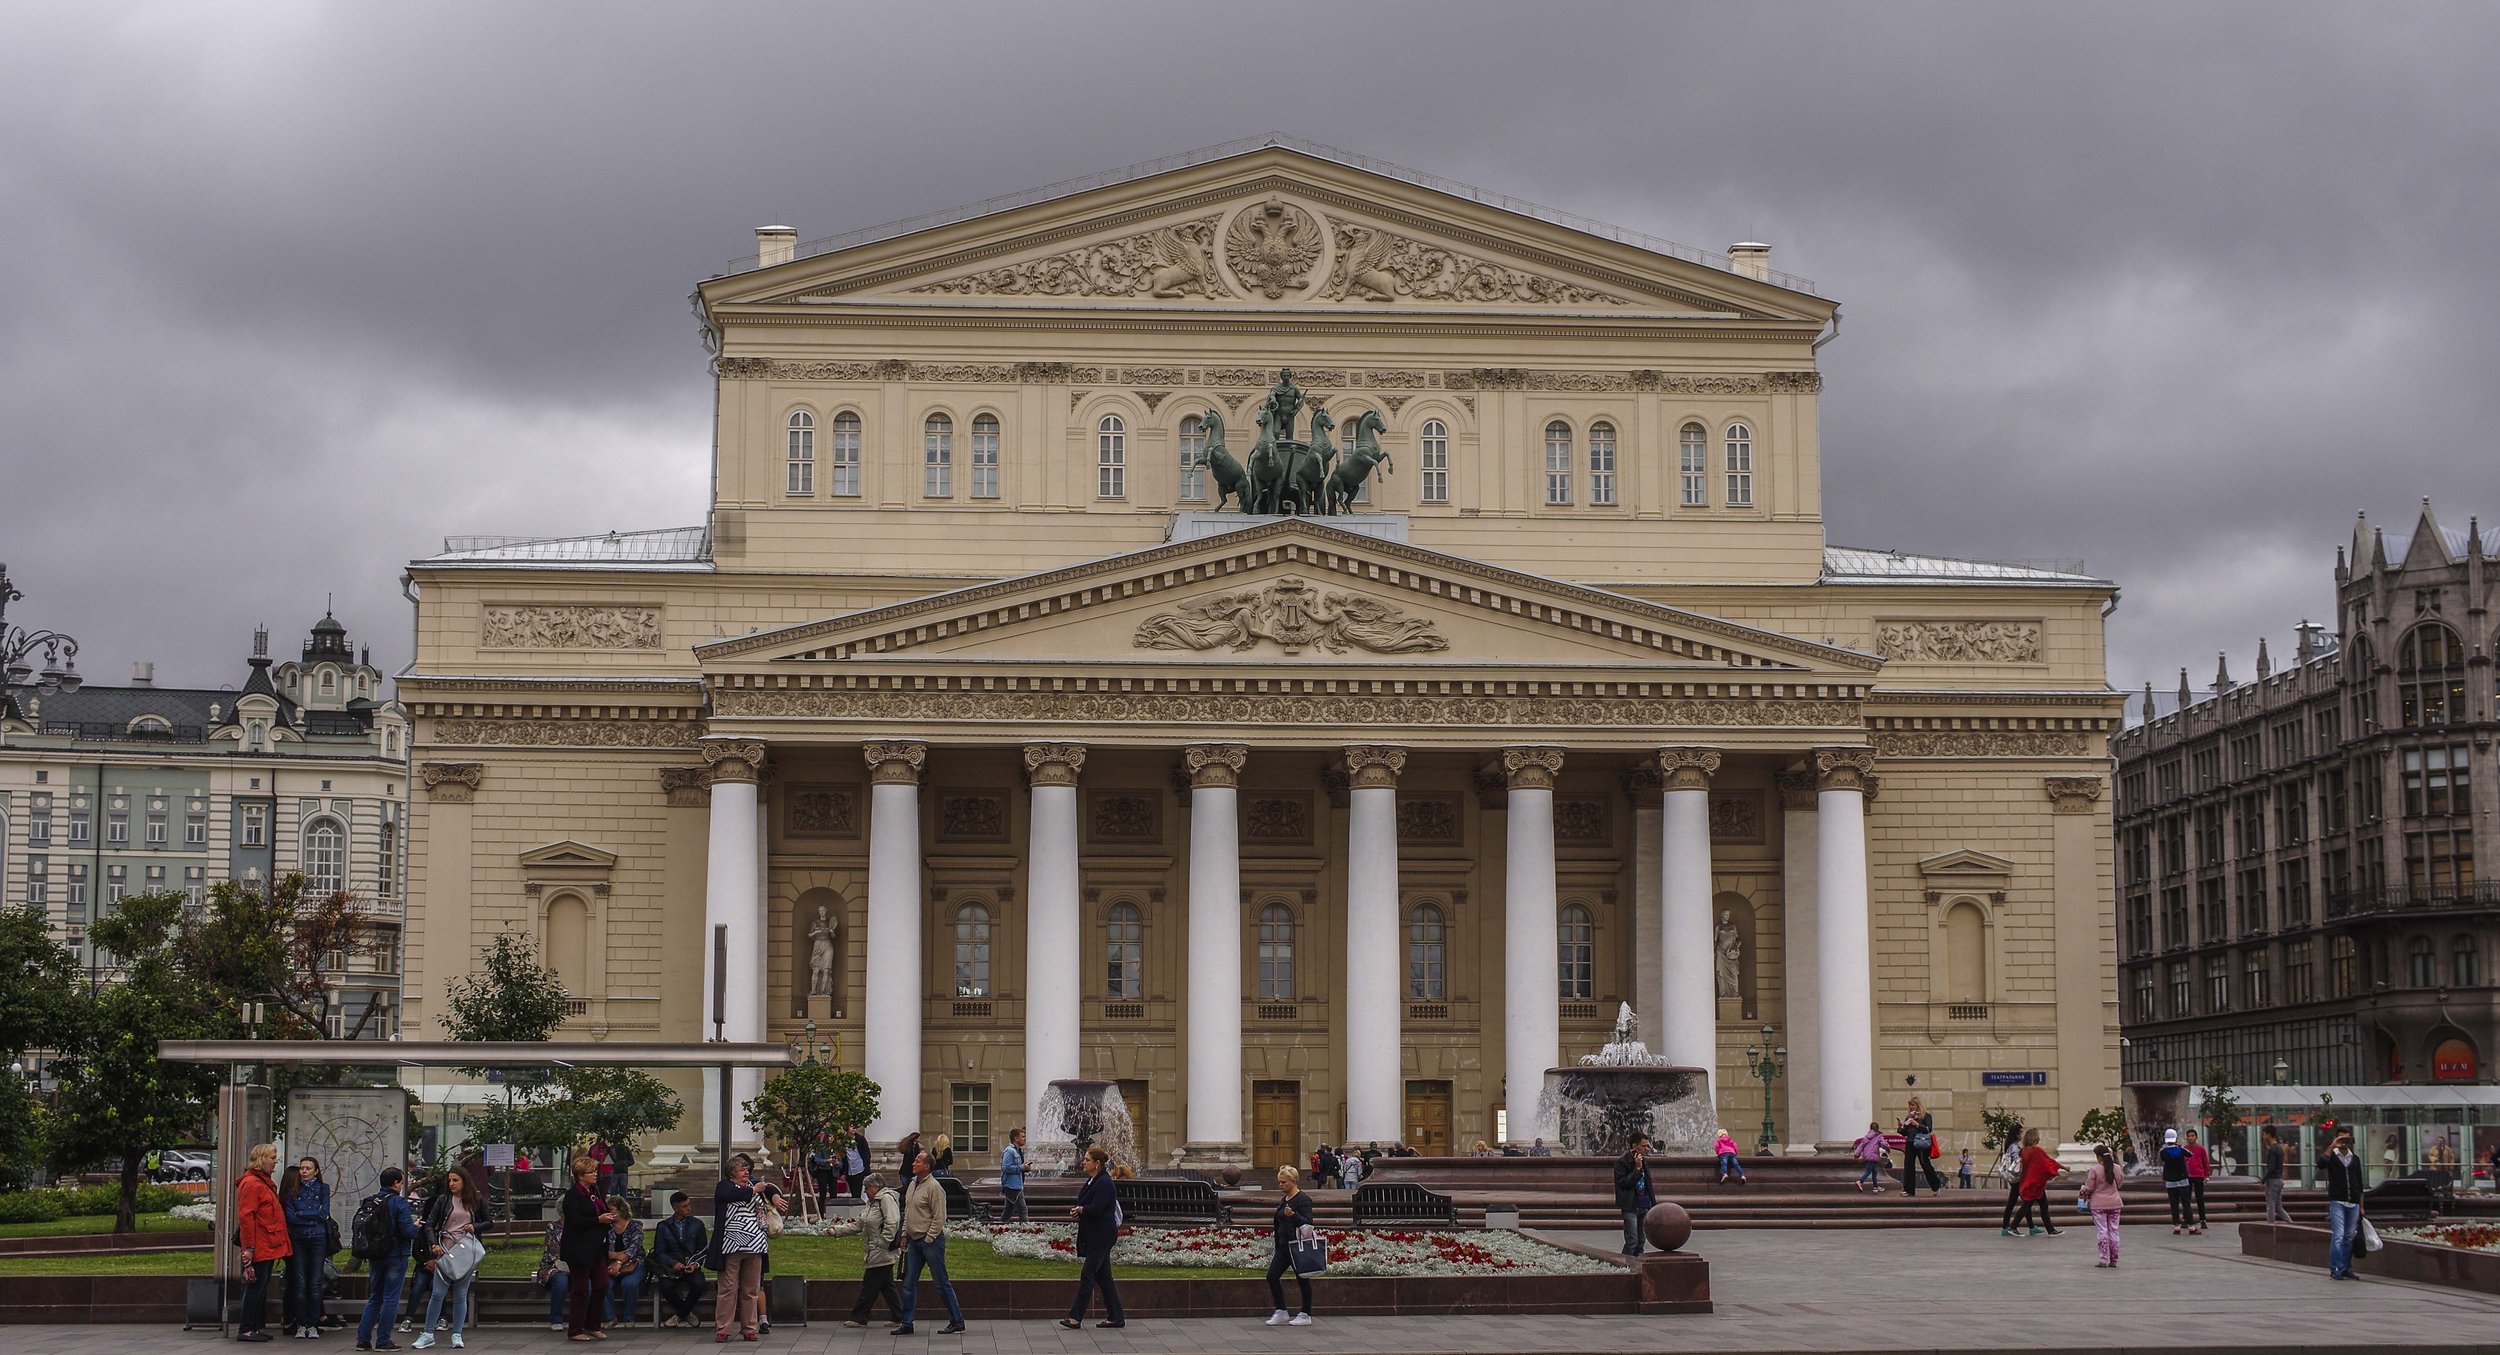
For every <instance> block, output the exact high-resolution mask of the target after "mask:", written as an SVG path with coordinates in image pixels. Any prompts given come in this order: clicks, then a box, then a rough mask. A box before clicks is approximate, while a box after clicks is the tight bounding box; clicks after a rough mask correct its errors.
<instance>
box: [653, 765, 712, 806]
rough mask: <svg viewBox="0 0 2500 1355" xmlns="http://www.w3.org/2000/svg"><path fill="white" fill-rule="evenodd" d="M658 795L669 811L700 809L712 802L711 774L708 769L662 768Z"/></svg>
mask: <svg viewBox="0 0 2500 1355" xmlns="http://www.w3.org/2000/svg"><path fill="white" fill-rule="evenodd" d="M660 794H661V795H662V796H664V797H666V799H667V801H668V805H669V808H671V809H701V808H702V807H703V806H705V805H708V804H710V803H711V802H712V773H711V769H710V768H708V767H662V768H661V769H660Z"/></svg>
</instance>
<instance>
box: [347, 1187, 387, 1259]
mask: <svg viewBox="0 0 2500 1355" xmlns="http://www.w3.org/2000/svg"><path fill="white" fill-rule="evenodd" d="M397 1241H398V1239H397V1238H395V1237H393V1236H392V1235H391V1205H390V1197H389V1196H386V1195H381V1194H373V1195H367V1196H366V1197H364V1198H363V1199H362V1200H359V1201H357V1203H356V1217H355V1219H354V1220H353V1221H352V1222H350V1223H349V1224H348V1226H347V1251H348V1254H349V1255H351V1256H353V1257H355V1258H356V1259H357V1260H359V1261H379V1260H381V1259H383V1258H384V1257H387V1256H389V1255H390V1254H391V1247H392V1245H393V1244H394V1243H396V1242H397Z"/></svg>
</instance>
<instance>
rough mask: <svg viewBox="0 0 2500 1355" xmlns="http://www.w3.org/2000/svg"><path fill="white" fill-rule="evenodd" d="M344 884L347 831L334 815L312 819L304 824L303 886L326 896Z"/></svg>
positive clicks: (314, 894) (345, 879)
mask: <svg viewBox="0 0 2500 1355" xmlns="http://www.w3.org/2000/svg"><path fill="white" fill-rule="evenodd" d="M346 887H347V833H346V831H345V830H344V829H341V828H340V827H339V822H338V820H336V819H331V818H319V819H315V820H313V821H312V822H311V823H308V824H306V825H305V826H304V888H305V889H306V890H308V891H310V893H311V894H312V896H313V897H314V898H317V899H326V898H328V897H330V896H331V895H332V894H336V893H337V892H339V891H340V890H341V889H344V888H346Z"/></svg>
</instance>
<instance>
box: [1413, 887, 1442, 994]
mask: <svg viewBox="0 0 2500 1355" xmlns="http://www.w3.org/2000/svg"><path fill="white" fill-rule="evenodd" d="M1406 996H1407V997H1408V998H1409V999H1411V1000H1413V1001H1416V1002H1442V1001H1446V1000H1448V998H1449V996H1450V942H1449V925H1448V924H1447V923H1445V922H1443V921H1442V919H1441V910H1440V909H1438V908H1435V907H1433V906H1432V905H1431V904H1429V903H1427V904H1425V905H1423V906H1422V907H1420V908H1417V909H1416V910H1415V911H1414V912H1412V913H1409V914H1407V917H1406Z"/></svg>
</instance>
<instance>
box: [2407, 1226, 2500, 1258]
mask: <svg viewBox="0 0 2500 1355" xmlns="http://www.w3.org/2000/svg"><path fill="white" fill-rule="evenodd" d="M2381 1231H2383V1232H2385V1233H2386V1234H2387V1235H2388V1236H2389V1237H2401V1238H2404V1239H2405V1240H2407V1241H2410V1242H2428V1243H2432V1244H2434V1245H2439V1246H2448V1247H2455V1248H2457V1249H2458V1250H2460V1251H2486V1252H2500V1227H2494V1226H2492V1225H2491V1224H2488V1223H2450V1224H2438V1225H2434V1226H2431V1227H2426V1228H2387V1229H2382V1230H2381Z"/></svg>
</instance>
